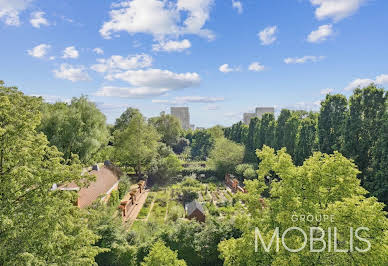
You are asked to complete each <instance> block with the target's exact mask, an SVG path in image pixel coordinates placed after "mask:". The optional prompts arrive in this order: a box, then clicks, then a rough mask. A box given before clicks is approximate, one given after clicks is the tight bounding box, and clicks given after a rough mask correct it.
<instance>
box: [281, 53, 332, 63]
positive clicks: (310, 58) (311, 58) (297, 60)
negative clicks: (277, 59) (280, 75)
mask: <svg viewBox="0 0 388 266" xmlns="http://www.w3.org/2000/svg"><path fill="white" fill-rule="evenodd" d="M323 59H325V57H324V56H312V55H306V56H303V57H294V58H292V57H288V58H286V59H284V63H286V64H304V63H307V62H318V61H321V60H323Z"/></svg>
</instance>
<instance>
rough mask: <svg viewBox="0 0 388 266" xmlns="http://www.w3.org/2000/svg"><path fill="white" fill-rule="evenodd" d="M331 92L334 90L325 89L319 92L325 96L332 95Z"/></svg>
mask: <svg viewBox="0 0 388 266" xmlns="http://www.w3.org/2000/svg"><path fill="white" fill-rule="evenodd" d="M333 91H334V89H331V88H327V89H323V90H321V94H322V95H326V94H329V93H332V92H333Z"/></svg>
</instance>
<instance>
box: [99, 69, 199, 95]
mask: <svg viewBox="0 0 388 266" xmlns="http://www.w3.org/2000/svg"><path fill="white" fill-rule="evenodd" d="M105 78H106V79H108V80H122V81H125V82H128V83H129V84H130V85H131V86H132V87H114V86H106V87H103V88H101V89H100V91H98V92H97V93H96V95H97V96H115V97H130V98H137V97H147V96H157V95H162V94H165V93H167V92H169V91H172V90H180V89H184V88H188V87H194V86H197V85H199V84H200V82H201V79H200V77H199V75H198V74H197V73H182V74H178V73H173V72H171V71H168V70H160V69H147V70H128V71H126V72H120V73H112V74H109V75H107V76H106V77H105Z"/></svg>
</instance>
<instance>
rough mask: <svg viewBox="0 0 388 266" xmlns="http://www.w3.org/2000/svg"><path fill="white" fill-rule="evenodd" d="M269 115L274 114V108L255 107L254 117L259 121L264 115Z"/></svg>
mask: <svg viewBox="0 0 388 266" xmlns="http://www.w3.org/2000/svg"><path fill="white" fill-rule="evenodd" d="M266 113H271V114H275V107H257V108H256V116H257V117H258V118H259V119H261V118H262V117H263V115H264V114H266Z"/></svg>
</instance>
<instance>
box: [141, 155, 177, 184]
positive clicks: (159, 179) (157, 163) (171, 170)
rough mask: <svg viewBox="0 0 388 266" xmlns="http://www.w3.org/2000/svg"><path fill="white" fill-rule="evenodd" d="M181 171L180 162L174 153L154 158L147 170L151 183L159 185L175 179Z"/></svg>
mask: <svg viewBox="0 0 388 266" xmlns="http://www.w3.org/2000/svg"><path fill="white" fill-rule="evenodd" d="M181 170H182V162H181V161H180V160H179V159H178V157H177V156H176V155H175V154H174V153H170V154H169V155H167V156H165V157H159V158H156V159H155V160H154V161H153V162H152V164H151V166H150V168H149V170H148V177H150V178H151V180H152V181H153V182H156V183H159V184H166V183H168V182H170V181H171V180H172V178H174V177H176V176H177V175H178V173H179V172H180V171H181Z"/></svg>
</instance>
